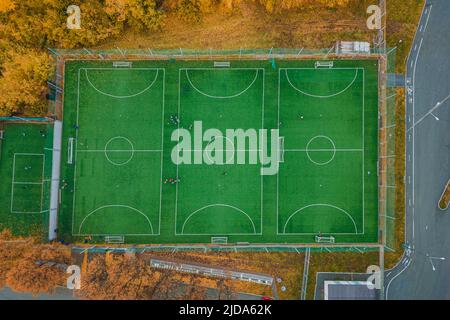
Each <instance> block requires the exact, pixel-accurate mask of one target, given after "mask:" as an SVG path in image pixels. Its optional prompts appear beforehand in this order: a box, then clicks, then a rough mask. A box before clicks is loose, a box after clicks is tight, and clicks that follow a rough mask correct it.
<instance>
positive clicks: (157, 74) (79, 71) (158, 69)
mask: <svg viewBox="0 0 450 320" xmlns="http://www.w3.org/2000/svg"><path fill="white" fill-rule="evenodd" d="M81 70H85V72H86V74H87V70H114V71H122V70H130V69H117V68H80V69H78V85H77V118H76V124H77V126H78V125H79V116H80V112H79V109H80V82H81V81H80V79H81V74H80V73H81ZM133 70H157V73H156V76H155V79H154V80H153V82H152V84H151V85H150V86H149V87H148V88H146V89H145V90H144V91H147V90H148V89H150V87H152V86H153V85H154V83H155V82H156V80H157V78H158V76H159V71H160V70H162V71H163V110H162V119H161V121H162V126H164V82H165V69H161V68H133ZM88 81H89V79H88ZM97 91H98V90H97ZM141 93H143V92H141ZM141 93H139V94H141ZM123 98H124V97H123ZM161 130H162V131H163V127H162V129H161ZM163 139H164V137H161V140H162V141H163ZM75 140H76V143H75V148H76V151H75V159H74V161H75V164H74V177H73V181H74V185H73V203H72V208H73V209H72V235H74V236H83V235H91V236H100V235H101V236H104V235H111V234H75V233H74V224H75V203H76V202H75V200H76V173H77V155H78V152H105V150H78V130H76V136H75ZM162 144H163V142H162ZM161 148H162V145H161ZM109 151H110V150H108V152H109ZM111 151H112V152H122V151H126V152H130V151H131V150H111ZM133 152H160V153H161V158H162V157H163V150H162V149H161V150H133ZM161 161H162V160H161ZM161 177H162V168H161ZM161 188H162V182H160V206H159V207H160V212H159V230H158V233H157V234H155V233H154V230H153V226H152V234H126V235H129V236H155V235H160V226H161V200H162V199H161V198H162V195H161V192H162V191H161ZM85 218H86V217H85ZM147 218H148V217H147ZM148 219H149V218H148ZM83 220H84V219H83ZM150 224H151V222H150Z"/></svg>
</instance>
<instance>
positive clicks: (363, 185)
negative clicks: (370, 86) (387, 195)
mask: <svg viewBox="0 0 450 320" xmlns="http://www.w3.org/2000/svg"><path fill="white" fill-rule="evenodd" d="M362 71H363V72H362V74H363V95H362V96H363V97H362V100H363V101H362V128H361V131H362V146H363V152H362V173H361V174H362V211H363V212H362V225H363V231H362V233H363V234H364V233H365V232H366V231H365V227H366V226H365V224H366V223H365V216H366V210H365V204H364V200H365V191H366V189H365V183H364V175H365V163H364V161H365V149H366V142H365V132H364V129H365V114H366V97H365V96H366V70H365V69H363V70H362Z"/></svg>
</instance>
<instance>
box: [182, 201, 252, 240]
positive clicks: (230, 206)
mask: <svg viewBox="0 0 450 320" xmlns="http://www.w3.org/2000/svg"><path fill="white" fill-rule="evenodd" d="M210 207H226V208H231V209H234V210H236V211H238V212H240V213H243V214H244V215H245V216H246V217H247V219H248V220H249V221H250V222H251V224H252V227H253V234H256V227H255V223H254V221H253V219H252V218H250V216H249V215H248V214H247V213H246V212H245V211H244V210H242V209H239V208H237V207H235V206H232V205H229V204H224V203H214V204H210V205H207V206H204V207H201V208H199V209H197V210H195V211H194V212H192V213H191V214H190V215H189V216H188V217H187V218H186V220H184V223H183V226H182V227H181V234H183V235H184V234H185V233H184V227H185V226H186V223H187V222H188V221H189V219H190V218H191V217H192V216H194V215H195V214H197V213H199V212H200V211H202V210H205V209H208V208H210Z"/></svg>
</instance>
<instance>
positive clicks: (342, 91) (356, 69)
mask: <svg viewBox="0 0 450 320" xmlns="http://www.w3.org/2000/svg"><path fill="white" fill-rule="evenodd" d="M354 69H355V76H354V78H353V80H352V81H351V82H350V84H349V85H348V86H347V87H345V88H344V89H343V90H341V91H339V92H336V93H334V94H330V95H315V94H310V93H307V92H305V91H303V90H300V89H299V88H297V87H296V86H294V85H293V83H292V82H291V80H290V79H289V74H288V70H296V69H295V68H286V69H284V70H285V73H286V80H287V81H288V83H289V85H290V86H291V87H292V88H293V89H294V90H296V91H298V92H300V93H302V94H304V95H306V96H309V97H313V98H320V99H324V98H331V97H334V96H337V95H340V94H342V93H344V92H345V91H347V90H348V89H349V88H350V87H351V86H352V85H353V83H355V81H356V78H357V77H358V68H354ZM315 70H336V69H315Z"/></svg>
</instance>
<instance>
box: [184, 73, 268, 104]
mask: <svg viewBox="0 0 450 320" xmlns="http://www.w3.org/2000/svg"><path fill="white" fill-rule="evenodd" d="M180 70H184V71H185V72H186V78H187V80H188V82H189V84H190V85H191V87H192V88H193V89H194V90H195V91H197V92H198V93H200V94H201V95H204V96H205V97H208V98H212V99H231V98H236V97H238V96H240V95H242V94H244V93H245V92H247V91H248V90H249V89H250V88H251V87H252V86H253V84H254V83H255V82H256V79H258V74H259V72H258V71H259V70H260V69H258V68H250V69H239V68H231V69H210V68H192V69H183V68H182V69H180ZM189 70H191V71H192V70H202V71H205V70H207V71H209V70H212V71H230V70H254V71H255V78H254V79H253V81H252V82H251V83H250V84H249V85H248V87H247V88H245V89H244V90H242V91H240V92H238V93H236V94H233V95H230V96H214V95H210V94H207V93H205V92H203V91H201V90H200V89H198V88H197V87H196V86H195V85H194V83H193V82H192V80H191V78H190V77H189Z"/></svg>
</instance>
